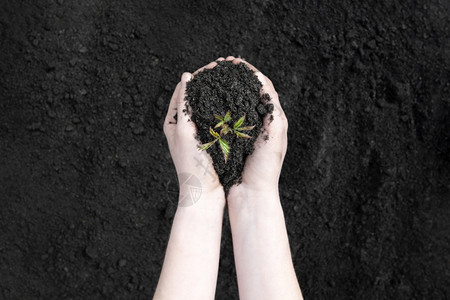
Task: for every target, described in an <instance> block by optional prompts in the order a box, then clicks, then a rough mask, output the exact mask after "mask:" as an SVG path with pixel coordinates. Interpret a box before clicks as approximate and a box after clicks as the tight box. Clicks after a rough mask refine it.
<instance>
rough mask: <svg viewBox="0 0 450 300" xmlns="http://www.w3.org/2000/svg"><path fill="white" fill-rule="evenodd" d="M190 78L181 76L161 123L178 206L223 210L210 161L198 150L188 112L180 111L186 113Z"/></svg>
mask: <svg viewBox="0 0 450 300" xmlns="http://www.w3.org/2000/svg"><path fill="white" fill-rule="evenodd" d="M214 64H215V63H214ZM212 67H215V65H212V64H209V65H207V66H205V67H204V68H212ZM200 70H203V68H201V69H199V71H200ZM199 71H197V72H199ZM197 72H196V73H197ZM196 73H194V74H196ZM193 76H194V75H193V74H191V73H184V74H183V75H182V77H181V82H180V83H178V85H177V87H176V88H175V92H174V93H173V96H172V99H171V101H170V105H169V110H168V112H167V116H166V119H165V121H164V134H165V135H166V138H167V142H168V144H169V150H170V154H171V156H172V160H173V162H174V164H175V168H176V170H177V175H178V182H179V184H180V199H179V206H191V205H196V206H202V207H207V208H210V207H211V205H212V206H217V205H218V206H219V207H222V208H223V207H224V206H225V194H224V191H223V187H222V185H221V184H220V181H219V178H218V176H217V173H216V171H215V170H214V167H213V164H212V159H211V157H210V155H209V154H208V153H207V152H206V151H201V150H199V149H198V146H199V144H200V142H199V141H198V140H197V139H196V135H197V127H196V126H195V124H194V122H192V120H190V116H189V114H188V112H186V111H184V110H186V100H185V95H186V84H187V82H188V81H189V80H191V78H192V77H193ZM175 115H176V116H177V118H176V119H175Z"/></svg>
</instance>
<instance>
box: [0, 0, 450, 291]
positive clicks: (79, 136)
mask: <svg viewBox="0 0 450 300" xmlns="http://www.w3.org/2000/svg"><path fill="white" fill-rule="evenodd" d="M396 2H402V4H400V3H396ZM449 10H450V7H449V2H448V1H362V2H360V1H350V0H345V1H329V2H328V1H314V0H311V1H303V2H302V3H297V4H293V3H292V2H289V1H264V0H253V1H217V2H214V3H213V1H192V0H181V1H174V0H165V1H147V0H135V1H118V0H111V1H100V0H87V1H69V0H55V1H50V0H48V1H1V3H0V35H1V40H0V68H1V70H0V75H1V76H0V101H1V102H0V109H1V115H0V134H1V147H0V181H1V184H0V199H1V208H0V278H1V280H0V298H2V299H102V298H103V299H148V298H149V297H151V295H152V294H153V291H154V288H155V286H156V283H157V280H158V276H159V272H160V270H161V263H162V261H163V256H164V252H165V247H166V243H167V240H168V237H169V230H170V227H171V223H172V220H173V215H174V212H175V209H176V204H175V203H176V199H177V193H176V174H175V169H174V167H173V165H172V162H171V158H170V155H169V152H168V150H167V144H166V141H165V137H164V135H163V131H162V125H163V120H164V116H165V114H166V110H167V107H168V103H169V99H170V96H171V94H172V92H173V89H174V88H175V85H176V84H177V82H178V81H179V79H180V76H181V74H182V72H184V71H190V72H193V71H195V70H196V69H197V68H198V67H201V66H203V65H205V64H207V63H209V62H210V61H212V60H214V59H216V58H218V57H219V56H226V55H236V56H237V55H241V56H242V57H244V58H246V59H247V60H248V61H250V62H251V63H253V64H254V65H255V66H257V67H258V68H259V69H260V70H261V71H262V72H263V73H265V74H266V75H267V76H269V77H270V78H271V79H272V81H273V82H274V84H275V87H276V88H277V90H278V92H279V95H280V101H281V104H282V105H283V107H284V110H285V111H286V114H287V117H288V120H289V133H288V137H289V148H288V153H287V156H286V160H285V164H284V169H283V172H282V175H281V179H280V192H281V200H282V204H283V207H284V210H285V216H286V222H287V228H288V232H289V237H290V241H291V247H292V256H293V260H294V263H295V268H296V272H297V275H298V277H299V281H300V285H301V287H302V289H303V293H304V295H305V297H306V299H448V298H449V297H450V290H449V289H450V288H449V287H450V279H449V274H450V273H449V265H450V261H449V258H450V257H449V255H450V254H449V253H450V246H449V225H450V224H449V222H450V221H449V219H450V218H449V213H450V203H449V199H450V187H449V184H450V174H449V172H450V171H449V170H450V154H449V152H450V140H449V138H450V137H449V133H450V100H449V94H450V83H449V78H450V74H449V73H450V39H449V34H448V33H449V31H450V30H449ZM224 224H225V225H224V229H223V239H222V243H223V244H222V252H221V262H220V270H219V278H218V285H217V299H236V298H237V283H236V277H235V271H234V265H233V253H232V244H231V235H230V229H229V224H228V221H227V219H226V218H225V223H224Z"/></svg>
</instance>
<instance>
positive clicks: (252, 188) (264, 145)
mask: <svg viewBox="0 0 450 300" xmlns="http://www.w3.org/2000/svg"><path fill="white" fill-rule="evenodd" d="M241 62H242V63H245V64H246V65H247V66H248V67H249V68H250V69H251V70H253V72H255V75H256V76H258V79H259V81H260V82H261V83H262V91H261V93H262V94H264V93H267V94H269V96H270V98H271V103H272V104H273V105H274V110H273V113H272V115H273V120H271V115H270V114H269V115H267V116H266V117H265V119H264V125H263V128H264V132H262V133H261V134H260V135H259V136H258V138H257V140H256V141H255V150H254V152H253V153H252V154H251V155H249V156H248V157H247V160H246V162H245V166H244V171H243V173H242V183H241V184H239V185H235V186H233V187H232V188H231V189H230V193H229V196H228V200H229V201H228V202H229V204H230V200H231V201H232V200H233V199H235V198H241V197H242V196H244V195H245V196H248V195H249V194H257V193H259V194H264V193H273V192H276V193H278V180H279V178H280V173H281V167H282V165H283V161H284V157H285V155H286V150H287V129H288V122H287V119H286V115H285V114H284V112H283V109H282V108H281V105H280V101H279V99H278V93H277V92H276V91H275V88H274V86H273V83H272V81H270V79H269V78H267V77H266V76H264V75H263V74H262V73H261V72H260V71H258V70H257V69H256V68H255V67H254V66H252V65H251V64H249V63H248V62H246V61H244V60H242V59H240V58H237V59H234V60H233V63H236V64H238V63H241ZM266 136H268V139H267V140H266ZM236 201H239V200H236Z"/></svg>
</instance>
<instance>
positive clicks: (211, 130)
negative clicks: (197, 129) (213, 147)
mask: <svg viewBox="0 0 450 300" xmlns="http://www.w3.org/2000/svg"><path fill="white" fill-rule="evenodd" d="M209 133H210V134H211V135H212V136H213V137H215V138H216V139H220V135H219V134H218V133H217V132H215V131H214V129H212V128H211V127H209Z"/></svg>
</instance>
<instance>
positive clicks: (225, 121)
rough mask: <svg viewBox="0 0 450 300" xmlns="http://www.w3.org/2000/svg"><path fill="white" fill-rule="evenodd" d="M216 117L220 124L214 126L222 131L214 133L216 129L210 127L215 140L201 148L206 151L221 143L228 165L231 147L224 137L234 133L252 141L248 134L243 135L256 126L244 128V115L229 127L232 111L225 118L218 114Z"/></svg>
mask: <svg viewBox="0 0 450 300" xmlns="http://www.w3.org/2000/svg"><path fill="white" fill-rule="evenodd" d="M214 117H216V119H218V120H219V123H217V124H216V126H214V128H218V127H221V128H222V129H221V130H220V133H217V132H216V131H214V129H212V128H211V127H210V128H209V133H210V134H211V135H212V136H213V137H214V138H215V139H214V140H213V141H211V142H209V143H206V144H203V145H201V146H200V147H199V148H200V149H201V150H206V149H208V148H209V147H211V146H212V145H214V144H215V143H216V142H217V141H219V145H220V149H221V150H222V153H223V156H224V159H225V163H226V162H227V159H228V155H229V154H230V145H229V144H228V142H227V141H226V140H224V139H223V136H225V135H227V134H228V133H229V132H232V133H234V134H235V135H236V136H237V137H238V138H246V139H250V138H251V136H250V135H248V134H245V133H243V132H242V131H249V130H252V129H253V128H255V125H252V126H245V127H242V124H243V123H244V120H245V115H243V116H242V117H241V118H240V119H239V120H237V121H236V122H235V123H234V125H233V126H232V127H231V126H230V125H229V122H230V121H231V113H230V111H227V113H226V114H225V116H223V117H221V116H219V115H216V114H215V115H214Z"/></svg>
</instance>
